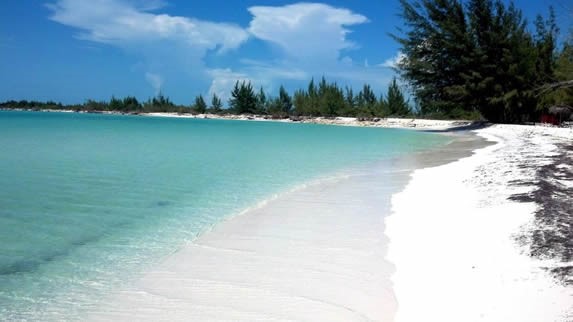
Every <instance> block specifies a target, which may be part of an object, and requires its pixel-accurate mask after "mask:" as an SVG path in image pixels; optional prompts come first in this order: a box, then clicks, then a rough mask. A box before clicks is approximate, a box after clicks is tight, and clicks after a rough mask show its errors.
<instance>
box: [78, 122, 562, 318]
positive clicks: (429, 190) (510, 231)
mask: <svg viewBox="0 0 573 322" xmlns="http://www.w3.org/2000/svg"><path fill="white" fill-rule="evenodd" d="M477 133H478V135H479V136H481V137H484V138H487V139H488V140H491V141H494V142H495V145H490V146H487V147H485V148H480V149H478V150H477V151H476V152H475V154H474V155H471V151H472V150H473V146H475V144H476V139H475V137H474V138H472V137H471V136H467V135H462V136H460V137H458V139H457V140H456V141H455V143H454V144H451V145H449V146H447V147H445V148H443V149H441V150H439V151H433V152H430V153H427V154H420V155H418V156H417V157H414V158H411V159H409V160H408V161H402V163H401V164H400V166H399V167H393V168H394V171H386V172H385V171H384V169H385V168H386V169H387V168H388V167H384V166H383V165H380V166H378V167H374V169H370V170H368V171H366V172H361V173H355V174H354V175H352V176H347V177H343V178H338V179H333V180H327V181H324V182H317V183H314V184H309V185H307V186H304V187H300V188H299V189H297V190H294V191H291V192H287V193H285V194H283V195H281V196H278V197H277V198H275V199H273V200H270V201H268V202H266V203H265V204H263V205H260V206H259V207H257V208H255V209H251V210H249V211H246V212H245V213H243V214H240V215H238V216H235V217H233V218H231V219H229V220H227V221H225V222H223V223H221V224H218V225H216V226H215V227H214V228H213V229H212V230H211V231H209V232H206V233H205V234H203V235H202V236H200V237H199V238H198V239H197V240H195V241H193V242H192V243H190V244H189V245H186V246H185V247H184V248H183V249H181V250H179V251H177V252H176V253H174V254H172V255H171V256H170V257H168V258H166V259H165V260H164V261H163V262H162V264H160V265H159V266H158V267H156V268H154V269H153V270H152V271H150V272H147V273H145V275H144V276H142V277H141V278H140V279H138V280H137V281H136V282H135V283H134V284H132V285H130V286H129V287H126V288H124V289H122V290H121V291H119V292H118V293H117V294H114V295H113V296H112V297H111V298H110V299H108V300H106V301H105V302H104V306H102V307H100V308H97V309H94V310H92V311H91V312H89V313H90V316H89V318H90V320H97V321H107V320H137V321H140V320H150V321H151V320H153V321H158V320H162V321H167V320H168V321H174V320H186V321H205V320H208V321H212V320H222V321H229V320H232V321H407V322H409V321H520V322H521V321H571V315H567V314H571V312H573V311H572V310H573V289H572V288H571V287H565V286H562V285H560V284H558V283H557V282H556V280H555V279H554V278H552V277H551V276H550V275H549V273H548V272H547V271H546V270H544V269H543V267H547V266H551V265H563V264H557V263H554V262H552V261H544V262H540V261H538V260H535V259H533V258H531V257H529V256H528V255H527V254H525V250H524V247H525V246H523V245H521V246H520V245H518V244H517V243H516V241H515V236H516V234H518V233H519V231H520V230H522V229H524V227H525V226H527V225H528V224H531V221H532V219H533V213H534V211H535V209H536V205H535V204H533V203H518V202H516V201H508V199H507V198H508V197H509V196H510V195H511V194H513V193H517V192H525V191H527V190H528V189H529V190H531V189H532V188H531V187H524V186H510V181H511V180H516V179H519V178H522V177H526V178H527V177H530V176H532V175H533V173H531V171H530V172H527V171H526V170H524V169H523V168H522V167H520V165H521V164H523V163H524V162H533V161H535V162H547V161H546V160H545V161H543V160H544V159H543V158H535V159H531V158H529V157H530V156H534V155H542V156H543V155H547V156H549V155H551V154H552V153H554V152H555V150H556V149H557V147H556V144H557V143H560V142H569V143H570V142H571V139H572V135H573V132H572V131H571V130H570V129H554V128H544V127H528V126H521V127H520V126H508V125H495V126H491V127H488V128H485V129H481V130H479V131H477ZM478 145H479V144H478ZM470 155H471V156H470ZM459 158H461V159H460V160H457V159H459ZM528 158H529V159H528ZM456 160H457V161H456ZM452 161H453V162H452ZM448 162H449V163H448ZM446 163H447V164H446ZM436 165H437V166H436ZM422 168H423V169H422ZM415 169H418V170H415ZM533 169H535V168H533ZM412 170H415V171H414V172H413V173H412ZM409 177H410V178H409ZM409 179H410V180H409ZM408 180H409V181H408ZM568 180H571V178H569V179H568ZM569 183H570V181H569ZM404 187H405V188H404ZM400 189H403V191H401V192H400V191H399V190H400ZM390 213H392V214H391V216H388V215H389V214H390ZM388 238H389V239H388ZM388 245H389V246H388Z"/></svg>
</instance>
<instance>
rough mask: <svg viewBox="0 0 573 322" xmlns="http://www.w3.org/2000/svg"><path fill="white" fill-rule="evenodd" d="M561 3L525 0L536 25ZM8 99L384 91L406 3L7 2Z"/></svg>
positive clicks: (3, 42) (184, 99)
mask: <svg viewBox="0 0 573 322" xmlns="http://www.w3.org/2000/svg"><path fill="white" fill-rule="evenodd" d="M568 1H569V0H567V1H560V0H536V1H529V0H518V1H515V3H516V5H517V6H518V7H520V8H522V9H523V10H524V13H525V15H526V16H527V17H528V18H529V19H530V20H531V19H533V17H534V16H535V15H536V14H537V13H542V14H545V13H546V12H547V7H548V6H549V4H553V5H554V6H555V7H556V8H557V9H558V10H557V11H558V19H559V23H560V25H561V27H562V29H566V26H567V24H568V19H570V18H571V15H570V14H567V13H563V11H564V10H563V9H561V7H560V2H561V3H568ZM0 12H1V19H0V64H1V73H0V84H1V85H0V101H4V100H8V99H35V100H48V99H51V100H56V101H62V102H64V103H81V102H83V101H84V100H85V99H87V98H92V99H109V97H110V96H111V95H115V96H119V97H123V96H126V95H135V96H136V97H137V98H139V99H147V98H149V97H151V96H153V95H155V94H156V93H157V92H158V91H159V90H160V89H161V91H162V92H163V93H164V94H165V95H167V96H169V97H171V98H172V99H173V100H174V101H175V102H176V103H180V104H190V103H191V102H192V101H193V99H194V97H195V95H198V94H203V95H211V94H212V93H217V94H218V95H220V96H222V97H223V98H224V99H227V98H228V94H229V90H230V88H231V87H232V85H233V84H234V82H235V81H236V80H250V81H252V82H253V83H254V85H255V86H256V87H260V86H262V87H264V88H265V90H266V91H268V92H270V93H276V92H277V91H278V87H279V86H280V84H284V85H285V86H286V87H287V89H289V90H291V91H292V90H294V89H295V88H298V87H301V86H306V84H307V82H308V80H309V79H310V78H311V77H315V78H317V77H321V76H322V75H325V76H326V77H327V78H328V79H330V80H335V81H337V82H339V83H340V84H343V85H349V86H353V87H359V86H361V85H362V84H363V83H365V82H367V83H370V84H371V85H372V86H373V87H374V88H375V89H377V90H378V91H384V90H385V88H386V86H387V84H388V83H389V81H390V80H391V78H392V77H393V71H392V69H391V68H389V66H390V65H391V63H392V60H393V59H395V57H396V56H397V54H398V52H399V48H398V45H397V44H396V43H395V42H394V41H393V40H392V39H391V38H390V37H389V36H388V33H389V32H394V31H395V28H396V26H400V25H401V21H400V18H399V17H398V16H397V14H398V12H399V6H398V1H397V0H390V1H386V0H384V1H383V0H376V1H366V0H360V1H324V2H317V3H311V2H292V1H279V0H275V1H229V0H209V1H182V0H147V1H143V0H85V1H84V0H52V1H2V3H1V4H0Z"/></svg>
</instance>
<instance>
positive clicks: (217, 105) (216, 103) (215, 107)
mask: <svg viewBox="0 0 573 322" xmlns="http://www.w3.org/2000/svg"><path fill="white" fill-rule="evenodd" d="M222 108H223V103H222V102H221V99H220V98H219V96H217V94H215V93H213V97H212V98H211V112H213V113H215V114H219V113H221V110H222Z"/></svg>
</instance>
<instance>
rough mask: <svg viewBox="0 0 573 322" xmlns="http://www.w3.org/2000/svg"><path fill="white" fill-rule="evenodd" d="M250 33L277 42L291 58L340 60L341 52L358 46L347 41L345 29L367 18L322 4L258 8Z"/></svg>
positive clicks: (253, 13) (253, 11) (254, 12)
mask: <svg viewBox="0 0 573 322" xmlns="http://www.w3.org/2000/svg"><path fill="white" fill-rule="evenodd" d="M248 10H249V12H250V13H251V14H252V15H253V19H252V20H251V23H250V25H249V29H248V30H249V32H250V33H251V34H253V35H254V36H255V37H257V38H259V39H262V40H265V41H268V42H271V43H274V44H276V45H278V46H279V47H280V48H282V49H283V50H284V51H285V52H287V53H288V54H289V55H290V56H291V57H296V58H301V59H316V58H319V57H320V58H321V59H330V60H332V59H335V60H336V59H338V58H339V55H340V51H341V50H343V49H351V48H354V47H355V46H356V45H355V44H354V43H353V42H351V41H349V40H348V39H347V34H348V33H349V32H350V31H349V30H348V29H347V28H346V26H352V25H357V24H362V23H365V22H367V21H368V19H367V18H366V17H365V16H363V15H360V14H356V13H353V12H352V11H350V10H348V9H344V8H335V7H332V6H329V5H326V4H321V3H297V4H291V5H286V6H281V7H270V6H255V7H250V8H249V9H248Z"/></svg>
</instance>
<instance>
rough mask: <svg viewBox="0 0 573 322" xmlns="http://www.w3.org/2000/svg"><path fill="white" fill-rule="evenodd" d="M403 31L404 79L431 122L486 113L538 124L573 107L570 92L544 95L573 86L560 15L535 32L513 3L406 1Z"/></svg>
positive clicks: (504, 119)
mask: <svg viewBox="0 0 573 322" xmlns="http://www.w3.org/2000/svg"><path fill="white" fill-rule="evenodd" d="M400 3H401V8H402V10H401V16H402V18H403V20H404V26H405V27H404V28H402V29H399V30H398V33H397V35H396V34H395V35H393V37H394V39H396V40H397V41H398V43H399V44H400V45H401V50H402V53H403V54H404V58H403V59H402V60H401V61H400V62H399V63H398V66H397V71H398V73H399V75H400V76H401V77H402V78H403V79H404V80H405V81H406V82H407V83H408V84H409V86H410V88H411V91H412V93H413V95H414V97H415V100H416V104H417V105H418V106H419V108H420V111H421V113H422V114H425V115H429V116H432V115H436V116H443V115H450V116H461V115H468V114H470V115H471V114H474V115H475V114H477V113H479V114H480V115H481V117H483V118H485V119H487V120H489V121H492V122H510V123H517V122H527V121H535V120H537V118H538V116H539V114H540V113H542V112H543V111H544V110H546V109H547V107H549V106H550V105H552V104H566V103H568V104H572V103H573V102H572V100H573V95H572V93H571V91H570V90H567V89H565V90H563V89H560V90H557V91H545V92H543V91H542V90H540V88H543V87H544V86H545V85H546V84H550V83H553V82H556V81H559V80H560V79H573V70H571V64H572V58H573V56H572V46H571V44H572V42H571V40H569V41H567V42H566V43H565V44H564V45H563V48H562V49H561V50H559V48H558V44H557V36H558V33H559V28H558V27H557V24H556V21H555V13H554V11H553V9H552V8H550V9H549V14H548V17H547V18H543V17H542V16H541V15H538V16H537V18H536V20H535V21H534V23H533V28H532V29H533V31H530V30H529V27H530V25H529V24H528V22H527V21H526V19H525V18H523V14H522V12H521V10H520V9H518V8H517V7H516V6H515V5H514V4H513V2H510V3H509V4H508V5H506V4H504V2H503V1H501V0H495V1H494V0H468V1H460V0H420V1H409V0H400Z"/></svg>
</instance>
